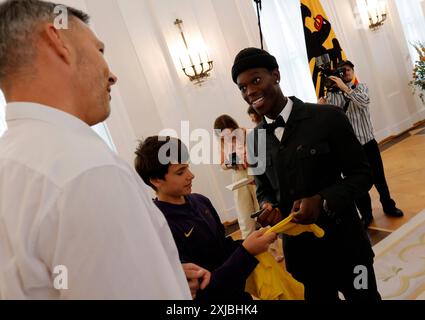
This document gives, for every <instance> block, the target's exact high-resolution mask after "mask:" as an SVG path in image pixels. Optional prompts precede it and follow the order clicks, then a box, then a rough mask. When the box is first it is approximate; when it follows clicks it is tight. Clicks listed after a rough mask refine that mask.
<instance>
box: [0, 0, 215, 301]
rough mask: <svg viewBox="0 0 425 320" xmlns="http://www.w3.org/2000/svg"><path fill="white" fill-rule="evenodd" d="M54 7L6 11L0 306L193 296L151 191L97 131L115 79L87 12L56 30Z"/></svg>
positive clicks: (2, 11) (16, 5) (0, 67)
mask: <svg viewBox="0 0 425 320" xmlns="http://www.w3.org/2000/svg"><path fill="white" fill-rule="evenodd" d="M54 8H55V4H52V3H48V2H42V1H38V0H28V1H16V0H12V1H6V2H5V3H3V4H2V5H0V33H1V34H0V88H1V89H2V90H3V91H4V93H5V97H6V101H7V102H8V105H7V106H6V109H7V111H6V118H7V124H8V131H7V132H6V133H5V134H4V136H3V137H2V138H1V139H0V298H3V299H27V298H29V299H57V298H62V299H190V291H189V287H188V284H187V281H186V278H185V275H184V272H183V269H182V266H181V264H180V263H179V258H178V253H177V249H176V246H175V243H174V241H173V238H172V236H171V232H170V230H169V227H168V225H167V223H166V221H165V219H164V217H163V215H162V214H161V213H160V212H159V211H158V209H157V208H156V207H155V205H154V204H153V203H152V201H151V199H150V197H149V194H148V191H147V186H146V185H144V184H143V182H142V181H141V179H140V178H139V177H138V175H137V173H136V172H135V171H134V169H133V168H132V167H131V166H130V165H128V164H127V163H125V162H124V161H123V160H121V159H120V158H118V157H117V156H116V155H115V154H114V153H113V152H111V151H110V150H109V149H108V147H107V146H106V144H105V143H104V142H103V141H102V140H101V139H100V138H99V137H98V136H97V135H96V133H94V132H93V131H92V130H91V128H90V126H92V125H95V124H97V123H100V122H102V121H104V120H105V119H106V118H107V117H108V116H109V113H110V104H109V101H110V91H111V87H112V86H113V85H114V84H115V83H116V81H117V78H116V77H115V76H114V75H113V74H112V73H111V72H110V71H109V68H108V65H107V63H106V61H105V59H104V58H103V51H104V45H103V43H102V42H101V41H99V40H98V39H97V37H96V36H95V35H94V33H93V32H92V31H91V30H90V29H89V28H88V26H87V25H86V24H87V23H88V20H89V17H88V16H87V15H86V14H85V13H83V12H81V11H79V10H75V9H72V8H68V15H69V28H68V29H63V30H62V29H57V28H56V27H55V25H54V23H53V22H54V18H55V15H54ZM187 270H188V271H189V273H192V275H191V276H188V277H193V278H197V277H201V278H202V279H203V280H205V279H206V277H207V274H206V273H204V272H203V271H202V270H201V271H199V270H196V268H195V269H194V267H193V266H189V268H187ZM194 270H195V272H194ZM197 271H199V272H197ZM196 283H197V280H195V286H192V289H193V288H195V290H196ZM191 284H193V282H191ZM203 285H204V284H203Z"/></svg>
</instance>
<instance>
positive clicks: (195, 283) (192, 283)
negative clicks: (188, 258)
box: [182, 263, 211, 299]
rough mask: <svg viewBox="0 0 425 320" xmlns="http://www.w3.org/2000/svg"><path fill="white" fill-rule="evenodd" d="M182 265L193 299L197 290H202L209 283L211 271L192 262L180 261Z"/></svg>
mask: <svg viewBox="0 0 425 320" xmlns="http://www.w3.org/2000/svg"><path fill="white" fill-rule="evenodd" d="M182 266H183V271H184V273H185V275H186V279H187V282H188V284H189V289H190V293H191V294H192V299H195V298H196V293H197V292H198V290H199V289H200V290H204V289H205V287H206V286H207V285H208V284H209V283H210V279H211V272H209V271H208V270H207V269H204V268H202V267H200V266H198V265H196V264H194V263H182Z"/></svg>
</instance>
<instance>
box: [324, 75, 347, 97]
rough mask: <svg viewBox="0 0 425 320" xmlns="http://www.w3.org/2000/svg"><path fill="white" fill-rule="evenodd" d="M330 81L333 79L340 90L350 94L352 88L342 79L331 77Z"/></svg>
mask: <svg viewBox="0 0 425 320" xmlns="http://www.w3.org/2000/svg"><path fill="white" fill-rule="evenodd" d="M329 79H331V80H332V81H333V82H335V84H336V86H337V87H338V88H340V89H341V90H342V91H344V92H346V93H348V92H350V88H349V87H348V86H347V85H346V84H345V83H344V81H342V79H341V78H338V77H335V76H330V77H329Z"/></svg>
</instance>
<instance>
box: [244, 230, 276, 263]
mask: <svg viewBox="0 0 425 320" xmlns="http://www.w3.org/2000/svg"><path fill="white" fill-rule="evenodd" d="M266 230H267V229H261V230H257V231H254V232H253V233H251V234H250V235H249V236H248V237H247V238H246V239H245V240H244V242H242V245H243V246H244V248H245V249H246V251H248V252H249V253H250V254H251V255H253V256H256V255H257V254H260V253H263V252H266V251H267V249H268V248H269V245H270V244H271V243H272V242H274V241H275V240H276V238H277V235H276V233H274V232H270V233H268V234H266V235H265V234H264V233H265V232H266Z"/></svg>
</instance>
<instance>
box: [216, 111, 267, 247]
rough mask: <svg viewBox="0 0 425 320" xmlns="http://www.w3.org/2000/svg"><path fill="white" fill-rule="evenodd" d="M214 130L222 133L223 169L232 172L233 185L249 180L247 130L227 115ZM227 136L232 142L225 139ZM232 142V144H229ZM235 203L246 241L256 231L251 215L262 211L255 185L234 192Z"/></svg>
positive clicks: (221, 118)
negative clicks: (246, 148)
mask: <svg viewBox="0 0 425 320" xmlns="http://www.w3.org/2000/svg"><path fill="white" fill-rule="evenodd" d="M214 130H218V131H220V132H221V134H220V136H219V139H220V146H221V148H220V152H221V161H220V162H221V167H222V168H223V169H224V170H228V169H231V170H232V181H233V183H235V182H237V181H240V180H242V179H245V178H248V172H247V163H246V150H245V147H246V143H245V142H246V130H245V129H244V128H240V127H239V125H238V123H237V122H236V120H234V119H233V118H232V117H230V116H229V115H227V114H224V115H221V116H220V117H218V118H217V119H216V120H215V122H214ZM226 135H228V138H229V137H230V138H229V140H230V141H227V140H226V139H225V137H226ZM228 142H230V143H228ZM233 196H234V201H235V204H236V208H237V210H238V223H239V227H240V230H241V234H242V238H243V239H245V238H246V237H247V236H248V235H249V234H251V233H252V232H253V231H255V226H256V225H255V220H254V219H252V218H251V214H252V213H253V212H255V211H258V210H259V209H260V207H259V205H258V201H257V197H256V195H255V184H253V183H251V184H248V185H246V186H242V187H240V188H238V189H236V190H234V191H233Z"/></svg>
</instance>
